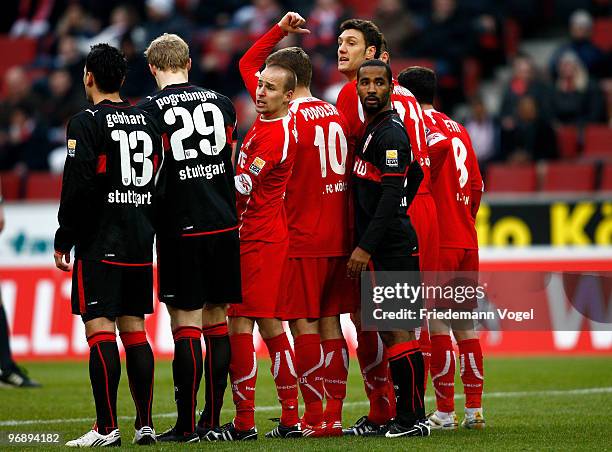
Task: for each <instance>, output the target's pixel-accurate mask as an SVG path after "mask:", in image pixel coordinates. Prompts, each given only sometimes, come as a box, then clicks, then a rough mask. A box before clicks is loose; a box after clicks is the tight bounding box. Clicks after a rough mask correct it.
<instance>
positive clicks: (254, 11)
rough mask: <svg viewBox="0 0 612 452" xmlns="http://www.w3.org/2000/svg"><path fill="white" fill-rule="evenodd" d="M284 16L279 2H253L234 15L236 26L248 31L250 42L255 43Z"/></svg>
mask: <svg viewBox="0 0 612 452" xmlns="http://www.w3.org/2000/svg"><path fill="white" fill-rule="evenodd" d="M281 16H282V11H281V8H280V6H279V4H278V2H277V0H253V1H252V2H251V4H250V5H248V6H243V7H242V8H240V9H239V10H238V11H236V14H234V19H233V24H234V26H236V27H238V28H241V29H243V30H245V31H246V33H247V35H248V40H249V42H254V41H255V40H256V39H258V38H259V37H260V36H262V35H263V34H264V33H265V32H266V31H268V29H269V28H270V27H271V26H272V25H273V24H275V23H276V22H278V21H279V20H280V18H281Z"/></svg>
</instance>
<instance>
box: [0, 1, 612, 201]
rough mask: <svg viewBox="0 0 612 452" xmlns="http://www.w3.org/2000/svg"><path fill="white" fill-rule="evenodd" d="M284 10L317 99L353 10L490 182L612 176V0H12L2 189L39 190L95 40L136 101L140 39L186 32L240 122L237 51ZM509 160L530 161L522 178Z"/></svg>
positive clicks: (244, 98) (333, 74)
mask: <svg viewBox="0 0 612 452" xmlns="http://www.w3.org/2000/svg"><path fill="white" fill-rule="evenodd" d="M287 10H294V11H298V12H300V13H301V14H302V15H303V16H304V17H305V18H307V28H309V29H310V30H311V34H309V35H304V36H303V37H300V38H296V37H291V38H290V39H287V40H285V42H284V44H285V45H300V46H302V47H303V48H304V49H306V51H307V52H308V54H309V55H310V57H311V59H312V61H313V64H314V76H313V92H314V93H315V95H317V96H319V97H322V98H325V99H326V100H330V101H332V102H333V101H334V100H335V98H336V95H337V93H338V91H339V89H340V87H341V86H342V84H343V83H344V79H343V77H342V75H341V74H339V73H338V72H337V70H336V47H337V45H336V41H337V29H338V25H339V23H340V22H341V21H342V20H344V19H346V18H349V17H361V18H369V19H372V20H374V21H375V22H376V23H377V24H378V25H379V27H380V28H381V30H382V31H383V33H384V34H385V36H386V39H387V42H388V46H389V50H390V53H391V62H392V66H393V68H394V71H396V73H397V71H400V70H401V69H403V68H404V67H406V66H410V65H415V64H418V65H424V66H429V67H432V68H434V69H435V70H436V72H437V73H438V77H439V99H438V106H439V108H441V109H443V110H444V111H446V112H448V113H451V114H453V115H455V117H456V118H457V119H460V120H462V121H464V122H465V124H466V126H467V128H468V130H469V132H470V134H471V137H472V140H473V144H474V148H475V150H476V152H477V154H478V157H479V160H480V162H481V165H482V167H483V169H485V168H487V167H489V166H490V167H491V171H492V172H491V174H496V175H497V176H496V177H493V176H492V175H491V174H489V177H488V178H487V182H488V184H489V188H490V189H491V188H492V187H493V190H495V187H496V184H497V186H498V187H499V186H500V185H501V186H502V189H503V186H504V180H505V179H504V177H506V178H507V179H508V182H507V183H510V185H511V188H512V187H515V188H514V189H513V190H514V191H531V190H537V189H540V188H544V189H545V188H546V187H542V186H541V185H542V184H541V183H540V182H538V181H537V177H538V176H537V174H536V172H537V171H536V166H537V165H536V163H538V162H542V161H543V162H550V161H556V162H559V163H560V164H566V165H567V166H568V168H569V167H571V168H573V169H574V171H575V169H576V168H577V167H580V166H581V165H582V166H585V167H586V166H589V168H591V169H590V170H589V171H590V172H588V174H590V176H585V177H589V178H590V179H589V180H590V182H589V184H587V185H588V187H587V189H590V190H594V189H597V188H605V187H606V184H607V183H608V180H609V179H612V166H610V165H608V166H609V167H610V168H609V169H608V166H606V165H605V162H606V161H610V160H612V53H611V51H612V14H611V13H612V1H611V0H542V1H531V0H507V1H503V2H500V1H495V0H460V1H459V0H379V1H374V0H310V1H309V0H132V1H125V0H104V1H101V0H9V1H5V2H3V3H2V14H1V15H0V50H1V55H2V57H1V60H0V171H1V172H2V173H0V174H2V176H1V177H2V179H3V185H4V190H3V191H4V194H5V197H8V198H24V197H26V198H27V197H36V188H35V187H34V188H32V190H31V191H30V188H29V187H28V185H27V184H26V183H25V182H24V181H25V180H26V178H28V177H29V176H28V175H36V176H37V177H39V176H40V174H46V173H49V172H50V173H51V174H52V173H56V174H58V173H61V171H62V167H63V161H64V157H65V152H66V150H65V127H66V122H67V120H68V119H69V118H70V116H71V115H73V114H74V113H75V112H77V111H79V110H80V109H82V108H84V107H85V106H86V101H85V98H84V94H83V88H82V81H81V80H82V75H83V64H84V57H85V55H86V54H87V52H88V51H89V48H90V46H91V45H93V44H95V43H99V42H108V43H110V44H112V45H116V46H118V47H120V48H121V49H122V50H123V52H124V53H125V55H126V57H127V59H128V62H129V75H128V78H127V80H126V83H125V85H124V87H123V90H122V95H123V96H124V97H125V98H126V99H128V100H130V101H133V102H136V101H138V99H140V98H142V97H143V96H146V95H147V94H150V93H151V92H153V91H154V90H155V89H156V87H155V83H154V80H153V78H152V77H151V75H150V74H149V72H148V68H147V65H146V61H145V59H144V57H143V50H144V49H145V48H146V46H147V44H148V43H149V42H150V41H151V40H152V39H153V38H155V37H156V36H158V35H159V34H161V33H164V32H168V33H177V34H179V35H181V36H182V37H183V38H185V39H186V40H187V41H188V42H189V44H190V46H191V55H192V59H193V69H192V72H191V75H190V77H191V81H192V82H194V83H196V84H200V85H202V86H205V87H207V88H210V89H214V90H217V91H219V92H221V93H223V94H225V95H227V96H229V97H231V98H232V99H233V100H234V101H235V104H236V107H237V110H238V115H239V125H240V132H241V133H242V134H244V133H245V132H246V130H247V129H248V127H249V126H250V125H251V123H252V120H253V118H254V110H253V107H252V105H251V101H250V99H249V97H248V95H246V93H245V92H244V88H243V85H242V81H241V79H240V75H239V72H238V70H237V65H238V60H239V59H240V57H241V56H242V55H243V53H244V52H245V50H246V48H248V46H249V45H250V44H251V43H252V42H253V41H254V40H255V39H256V38H258V37H259V36H261V35H262V34H263V33H265V32H266V31H267V30H268V29H269V28H270V27H271V26H272V25H273V24H274V23H276V22H277V21H278V20H279V19H280V18H281V17H282V15H283V14H284V13H285V12H286V11H287ZM602 162H603V163H602ZM508 168H512V169H513V171H512V172H509V171H506V173H505V176H504V169H506V170H507V169H508ZM516 168H521V169H522V170H525V169H526V168H527V169H528V171H527V173H528V175H527V176H526V179H525V182H524V184H523V185H520V183H519V182H520V180H521V176H520V175H519V173H520V171H519V172H517V171H514V169H516ZM495 171H497V173H495ZM608 173H609V174H608ZM520 174H522V173H520ZM585 174H586V173H585ZM43 178H44V176H43ZM33 180H34V179H33ZM11 181H14V183H13V182H11ZM561 181H562V183H563V178H561ZM565 182H567V180H565ZM513 184H514V185H513ZM517 184H518V185H517ZM609 184H610V185H611V187H612V181H610V182H609ZM54 187H55V186H54ZM516 187H518V188H516ZM521 187H522V188H521ZM53 189H55V188H53ZM53 189H51V188H49V187H47V188H45V185H44V184H43V185H41V186H40V187H39V191H40V192H42V193H43V194H49V192H50V190H51V191H52V190H53Z"/></svg>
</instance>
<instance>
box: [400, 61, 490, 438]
mask: <svg viewBox="0 0 612 452" xmlns="http://www.w3.org/2000/svg"><path fill="white" fill-rule="evenodd" d="M399 82H400V83H401V84H402V86H405V87H407V88H408V89H410V90H411V91H412V92H413V93H414V94H415V96H416V97H417V99H418V100H419V102H420V103H421V107H422V108H423V112H424V118H425V121H426V125H427V128H428V135H427V142H428V145H429V151H430V156H431V160H432V180H433V184H432V185H433V195H434V198H435V200H436V204H437V206H438V209H439V211H440V212H443V213H444V214H443V215H440V218H439V220H440V221H439V223H438V225H439V228H440V254H439V264H438V269H439V270H441V271H450V272H454V271H466V272H477V271H478V238H477V236H476V228H475V226H474V223H475V219H476V214H477V212H478V207H479V205H480V199H481V196H482V192H483V189H484V186H483V182H482V176H481V175H480V170H479V168H478V160H477V159H476V154H475V153H474V149H473V148H472V142H471V140H470V137H469V135H468V133H467V131H466V129H465V127H463V126H462V125H461V124H459V123H457V122H455V121H453V120H452V119H450V118H449V117H448V116H446V115H445V114H444V113H441V112H438V111H436V110H435V109H434V108H433V99H434V95H435V87H436V76H435V73H434V72H433V71H432V70H430V69H426V68H421V67H414V68H410V69H407V70H405V71H403V72H402V73H401V74H400V76H399ZM471 307H475V306H471ZM429 326H430V332H431V342H432V359H431V374H432V381H433V384H434V388H435V390H436V402H437V410H436V411H435V412H434V413H433V414H432V415H431V416H430V418H429V422H430V425H431V427H432V428H438V429H456V428H457V427H458V422H457V416H456V415H455V412H454V380H455V360H454V352H453V345H452V341H451V338H450V333H449V325H448V324H446V323H445V322H443V321H440V320H434V321H431V322H430V325H429ZM452 329H453V334H454V336H455V338H456V339H457V343H458V346H459V357H460V363H461V381H462V383H463V390H464V393H465V418H464V420H463V422H462V426H464V427H466V428H472V429H482V428H484V426H485V421H484V417H483V411H482V402H481V400H482V389H483V382H484V380H483V376H484V372H483V360H482V350H481V348H480V341H479V339H478V335H477V334H476V332H475V331H474V327H473V324H470V325H469V326H467V327H466V326H465V325H464V324H461V325H455V324H453V325H452Z"/></svg>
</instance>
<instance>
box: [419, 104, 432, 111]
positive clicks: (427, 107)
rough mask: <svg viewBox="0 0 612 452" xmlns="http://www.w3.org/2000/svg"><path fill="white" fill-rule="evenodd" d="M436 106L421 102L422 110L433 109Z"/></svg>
mask: <svg viewBox="0 0 612 452" xmlns="http://www.w3.org/2000/svg"><path fill="white" fill-rule="evenodd" d="M433 109H434V106H433V105H431V104H421V110H433Z"/></svg>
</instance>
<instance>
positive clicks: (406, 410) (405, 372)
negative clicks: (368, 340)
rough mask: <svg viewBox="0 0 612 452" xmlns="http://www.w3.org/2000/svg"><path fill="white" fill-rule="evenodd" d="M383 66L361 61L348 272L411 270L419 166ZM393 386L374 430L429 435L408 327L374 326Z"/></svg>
mask: <svg viewBox="0 0 612 452" xmlns="http://www.w3.org/2000/svg"><path fill="white" fill-rule="evenodd" d="M392 78H393V77H392V75H391V68H390V67H389V65H387V64H386V63H384V62H382V61H380V60H370V61H366V62H364V63H363V64H362V65H361V67H360V68H359V69H358V72H357V90H358V93H359V99H360V100H361V103H362V105H363V108H364V112H365V114H366V120H367V127H366V130H365V134H364V136H363V137H362V139H361V141H360V143H359V146H358V148H357V152H356V156H355V165H354V168H353V180H354V200H355V202H354V204H355V231H356V243H357V244H358V245H357V246H356V247H355V249H354V250H353V253H352V254H351V257H350V259H349V262H348V265H347V270H348V274H349V275H350V276H352V277H354V278H357V277H359V276H360V275H361V272H362V271H365V270H366V269H368V268H369V269H370V270H371V271H413V272H418V270H419V258H418V242H417V237H416V233H415V231H414V229H413V227H412V225H411V224H410V219H409V217H408V215H407V213H406V207H407V206H410V204H411V202H412V200H413V199H414V197H415V196H416V192H417V190H418V186H419V184H420V183H421V181H422V179H423V171H422V170H421V167H420V166H419V164H418V162H417V161H416V160H414V156H413V154H412V151H411V148H410V140H409V139H408V134H407V133H406V129H405V127H404V124H403V122H402V121H401V118H400V117H399V115H398V114H397V112H396V111H395V110H394V109H393V108H392V107H391V91H392V89H393V80H392ZM380 336H381V338H382V340H383V341H384V343H385V346H386V347H387V349H388V350H387V351H388V355H389V364H390V368H391V376H392V379H393V384H394V386H395V394H396V401H397V404H396V411H397V414H396V416H395V417H394V419H393V420H391V421H389V422H388V423H387V424H386V425H385V426H384V427H383V428H380V429H378V430H377V431H376V433H378V434H381V433H382V432H383V431H384V432H385V436H386V437H388V438H395V437H401V436H429V427H428V426H427V423H426V420H425V406H424V397H423V390H422V389H423V388H422V385H423V379H424V376H423V372H424V369H423V355H422V354H421V351H420V349H419V343H418V342H417V340H416V336H415V333H414V331H380Z"/></svg>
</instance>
